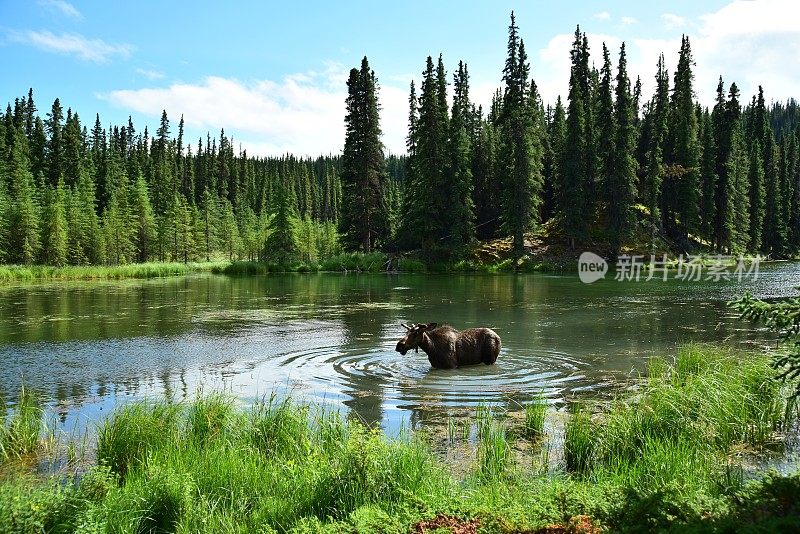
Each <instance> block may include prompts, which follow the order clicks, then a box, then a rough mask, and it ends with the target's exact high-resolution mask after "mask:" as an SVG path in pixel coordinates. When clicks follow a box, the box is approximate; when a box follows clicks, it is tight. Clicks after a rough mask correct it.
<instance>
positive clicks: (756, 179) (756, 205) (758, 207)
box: [747, 140, 765, 251]
mask: <svg viewBox="0 0 800 534" xmlns="http://www.w3.org/2000/svg"><path fill="white" fill-rule="evenodd" d="M761 154H762V152H761V143H759V142H758V140H756V141H754V142H753V143H752V145H751V147H750V157H749V168H748V177H747V178H748V182H749V191H748V194H749V204H750V213H749V217H750V227H749V231H750V236H749V246H750V248H751V250H756V251H757V250H760V249H761V237H762V233H761V232H762V231H763V229H764V205H765V192H764V160H763V159H762V157H761Z"/></svg>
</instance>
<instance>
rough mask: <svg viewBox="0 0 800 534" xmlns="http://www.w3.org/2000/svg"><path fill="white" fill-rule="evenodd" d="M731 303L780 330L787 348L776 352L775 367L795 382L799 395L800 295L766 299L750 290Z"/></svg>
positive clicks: (794, 394) (746, 313)
mask: <svg viewBox="0 0 800 534" xmlns="http://www.w3.org/2000/svg"><path fill="white" fill-rule="evenodd" d="M729 304H730V305H731V306H732V307H733V308H734V309H735V310H737V311H738V312H739V313H741V316H742V318H745V319H750V320H753V321H759V322H763V323H764V324H766V325H767V326H768V327H769V328H770V329H772V330H775V331H777V332H778V334H779V336H780V340H781V341H782V342H783V343H784V344H785V347H786V350H784V351H778V352H775V354H774V356H773V359H772V367H773V368H774V369H776V370H777V371H778V372H779V375H778V376H779V378H780V379H782V380H785V381H788V382H790V383H791V382H793V383H794V386H795V388H794V392H793V394H792V396H793V398H794V399H797V398H798V396H800V380H798V377H800V299H796V298H790V299H785V300H782V301H779V302H764V301H763V300H759V299H755V298H753V296H752V295H750V294H749V293H748V294H745V295H744V296H743V297H741V298H739V299H737V300H734V301H732V302H730V303H729Z"/></svg>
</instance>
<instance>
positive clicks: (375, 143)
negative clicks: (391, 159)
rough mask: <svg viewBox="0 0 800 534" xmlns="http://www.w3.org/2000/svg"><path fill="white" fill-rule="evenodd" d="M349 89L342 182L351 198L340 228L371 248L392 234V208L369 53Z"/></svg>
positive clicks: (352, 241)
mask: <svg viewBox="0 0 800 534" xmlns="http://www.w3.org/2000/svg"><path fill="white" fill-rule="evenodd" d="M347 89H348V96H347V101H346V104H347V115H346V117H345V125H346V137H345V144H344V151H343V153H342V183H343V187H344V195H345V196H346V197H347V198H348V202H347V203H346V204H344V205H343V208H344V209H343V210H342V221H341V229H342V235H343V236H344V239H345V242H346V243H347V244H348V245H349V246H351V247H353V248H359V249H361V250H363V251H364V252H371V251H372V250H373V249H374V248H377V247H378V246H380V245H381V244H382V243H385V242H386V240H387V239H388V237H389V212H388V208H387V206H386V202H385V199H384V187H385V183H386V169H385V162H384V157H383V144H382V143H381V139H380V136H381V128H380V117H379V114H378V111H379V109H380V106H379V104H378V93H377V80H376V78H375V73H374V72H373V71H372V70H371V69H370V67H369V62H368V60H367V58H366V56H365V57H364V59H363V60H362V61H361V70H357V69H352V70H351V71H350V78H349V80H348V82H347Z"/></svg>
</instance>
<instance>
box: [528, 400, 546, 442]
mask: <svg viewBox="0 0 800 534" xmlns="http://www.w3.org/2000/svg"><path fill="white" fill-rule="evenodd" d="M546 415H547V401H546V400H545V398H544V396H543V395H542V392H541V391H539V392H537V393H536V394H534V396H533V399H532V400H531V401H530V402H529V403H528V404H526V405H525V421H524V423H523V427H522V428H523V435H524V436H525V437H527V438H528V439H537V438H540V437H542V436H544V420H545V416H546Z"/></svg>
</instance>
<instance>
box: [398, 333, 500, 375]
mask: <svg viewBox="0 0 800 534" xmlns="http://www.w3.org/2000/svg"><path fill="white" fill-rule="evenodd" d="M401 326H402V327H403V328H405V329H406V335H405V336H403V338H402V339H401V340H400V341H398V342H397V347H395V350H396V351H397V352H399V353H400V354H402V355H404V356H405V354H406V353H407V352H408V351H409V350H411V349H414V350H415V351H417V352H419V349H422V350H423V351H424V352H425V354H427V355H428V361H429V362H431V366H433V367H434V368H436V369H455V368H457V367H460V366H462V365H474V364H477V363H484V364H486V365H492V364H493V363H494V362H495V361H496V360H497V355H498V354H500V336H498V335H497V334H496V333H495V332H494V331H493V330H491V329H490V328H469V329H467V330H461V331H458V330H456V329H455V328H452V327H450V326H447V325H443V326H438V323H428V324H424V323H420V324H417V325H415V324H414V323H411V326H409V325H407V324H405V323H401Z"/></svg>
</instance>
